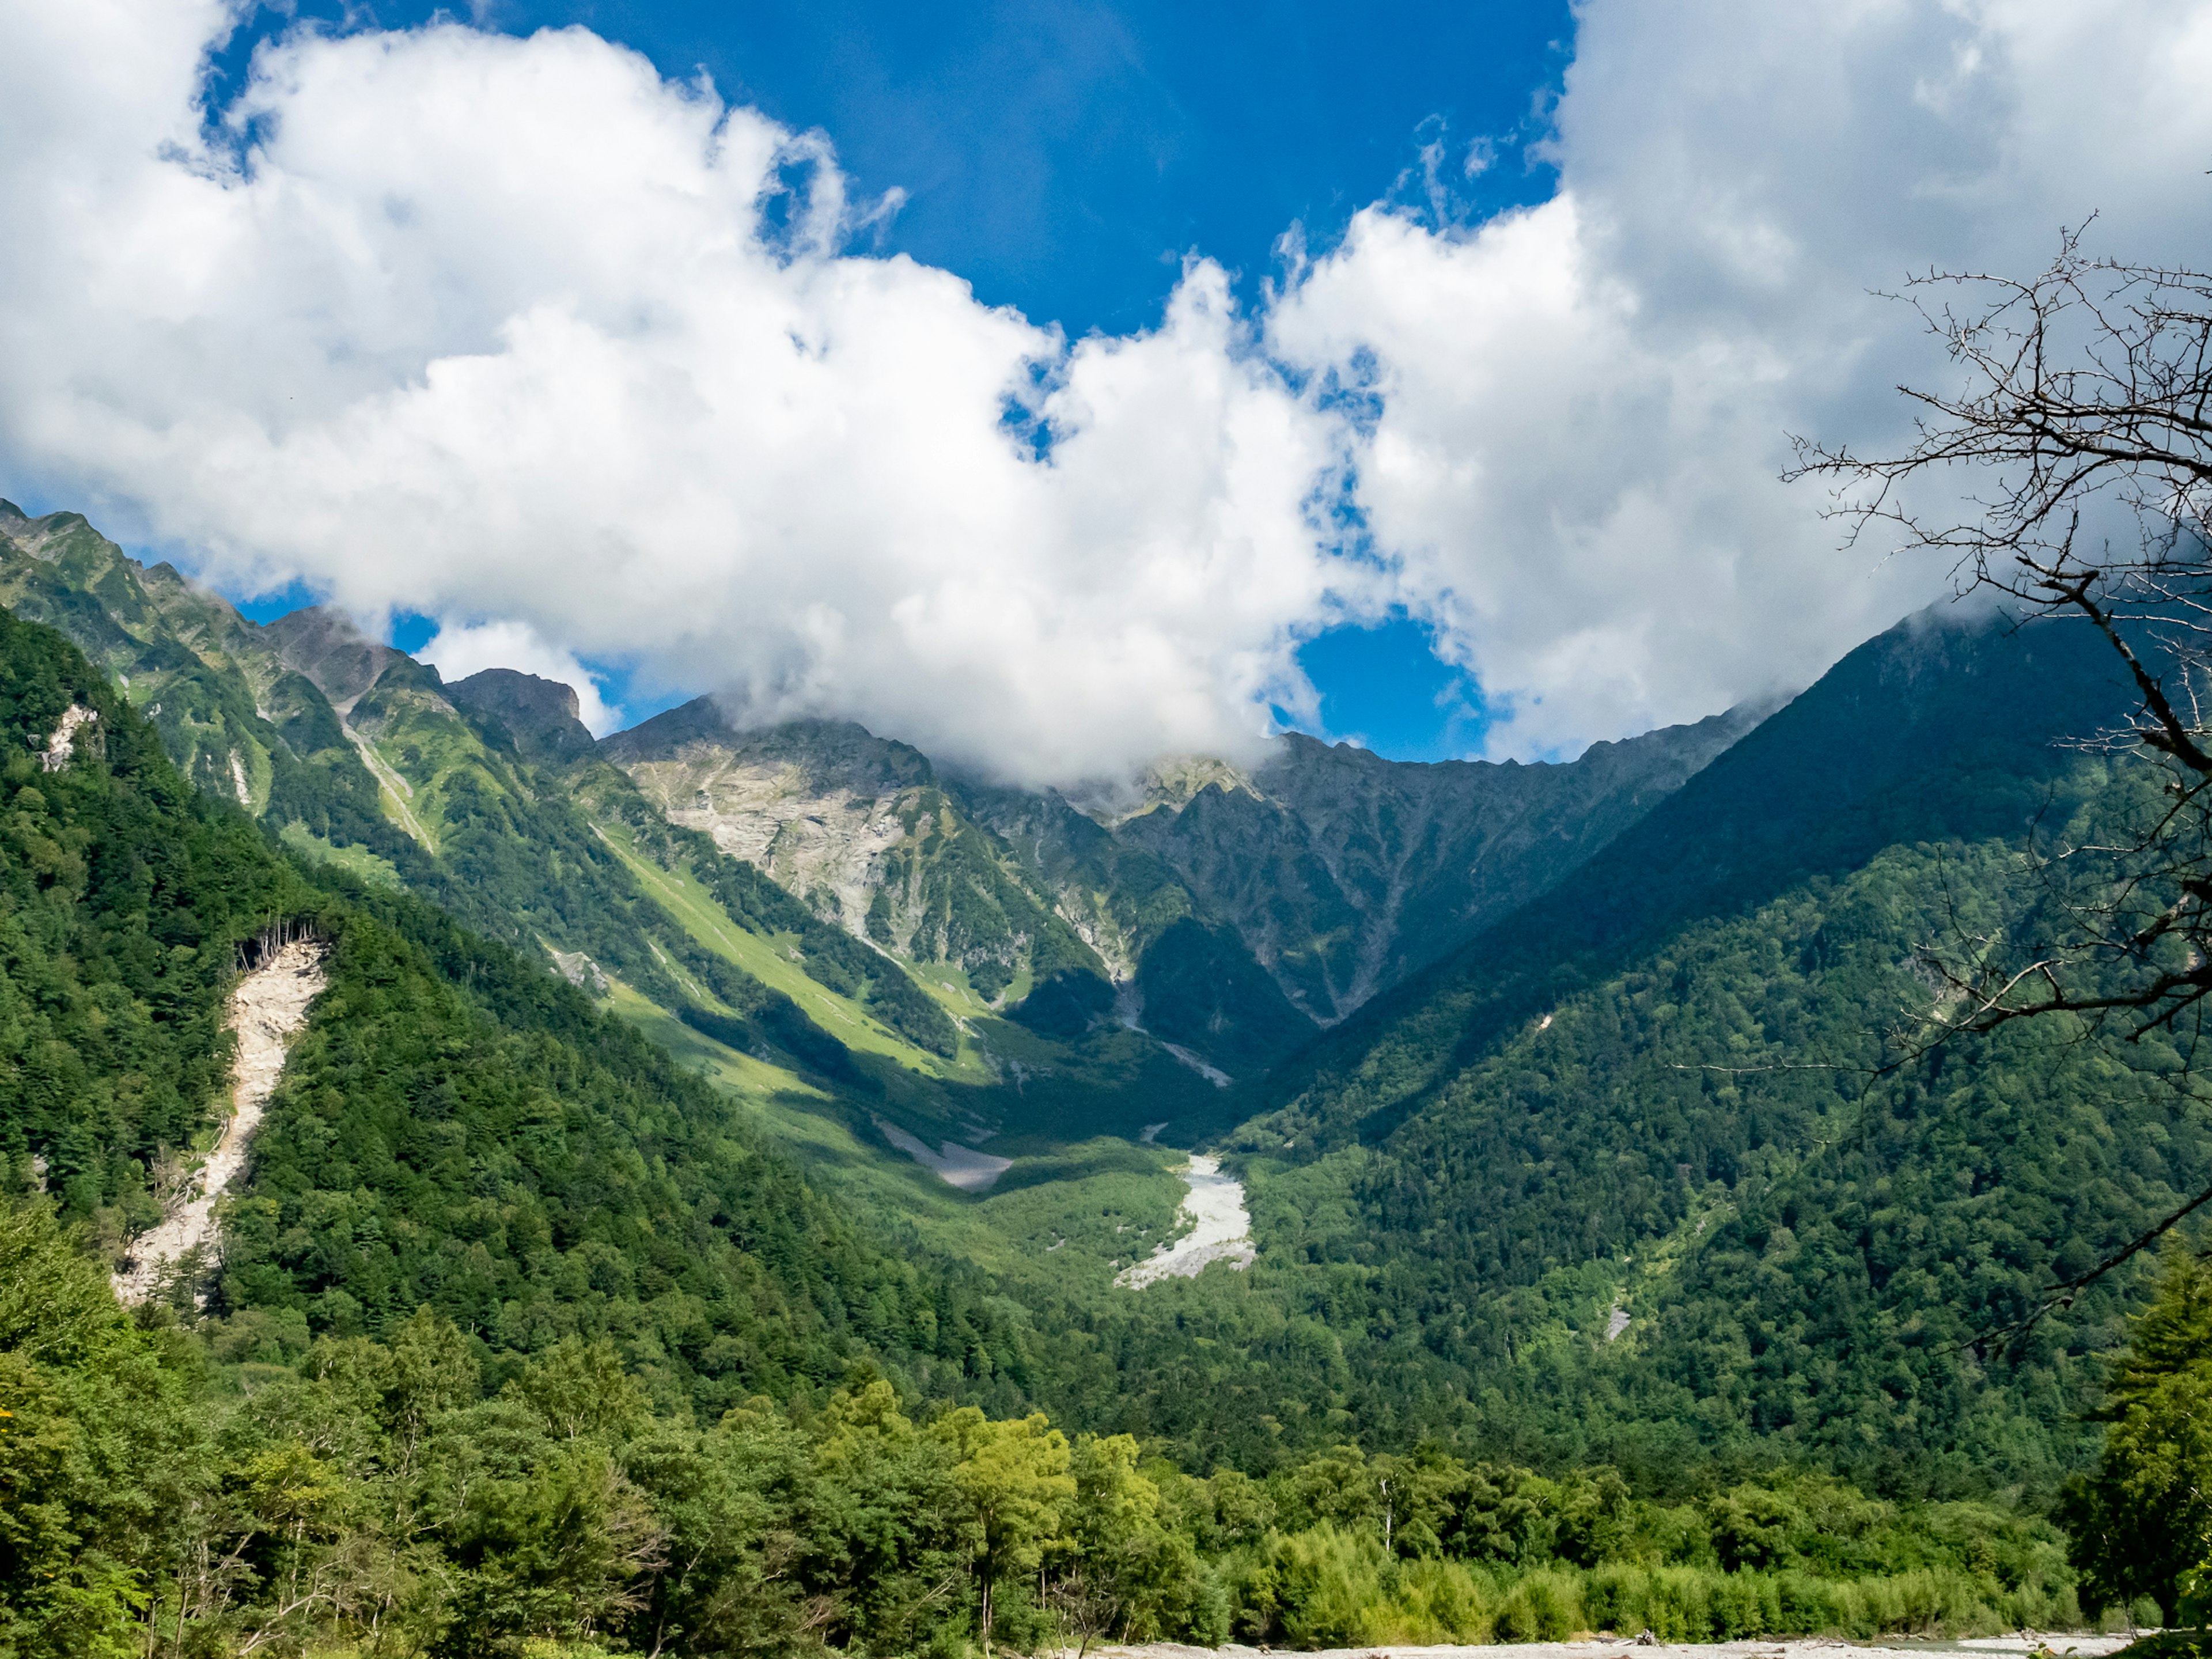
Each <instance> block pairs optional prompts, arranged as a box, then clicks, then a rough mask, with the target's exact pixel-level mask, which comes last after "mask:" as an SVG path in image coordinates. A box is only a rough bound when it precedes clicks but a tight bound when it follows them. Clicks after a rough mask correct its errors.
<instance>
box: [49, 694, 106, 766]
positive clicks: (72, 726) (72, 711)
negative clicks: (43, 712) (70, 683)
mask: <svg viewBox="0 0 2212 1659" xmlns="http://www.w3.org/2000/svg"><path fill="white" fill-rule="evenodd" d="M99 718H100V716H99V715H98V714H96V713H94V711H93V710H91V709H89V708H86V707H85V706H84V705H83V704H82V703H81V702H73V703H71V704H70V706H69V707H68V708H66V709H64V711H63V713H62V723H61V724H60V725H59V726H56V727H54V734H53V736H52V737H50V738H47V739H46V747H45V748H44V749H42V750H40V751H39V767H40V770H41V771H46V772H58V771H60V770H61V769H62V768H64V766H67V765H68V764H69V763H70V757H71V756H73V755H75V754H76V734H77V732H79V731H80V730H81V729H82V728H83V727H85V726H90V725H91V724H92V723H93V722H94V721H95V720H98V719H99Z"/></svg>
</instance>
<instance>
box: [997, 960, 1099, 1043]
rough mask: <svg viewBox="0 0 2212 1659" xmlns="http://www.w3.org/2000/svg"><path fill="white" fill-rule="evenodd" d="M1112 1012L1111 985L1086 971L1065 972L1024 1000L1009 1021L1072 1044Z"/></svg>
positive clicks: (1039, 986) (1041, 985)
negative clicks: (1011, 1020) (1012, 1020)
mask: <svg viewBox="0 0 2212 1659" xmlns="http://www.w3.org/2000/svg"><path fill="white" fill-rule="evenodd" d="M1113 1012H1114V987H1112V986H1111V985H1109V984H1108V983H1107V982H1106V981H1104V980H1103V979H1101V978H1100V977H1099V976H1098V975H1096V974H1093V973H1090V972H1087V971H1085V969H1080V968H1063V969H1060V971H1059V972H1058V973H1056V974H1054V975H1052V976H1051V977H1050V978H1048V979H1046V980H1045V981H1042V983H1040V984H1039V985H1038V986H1037V987H1036V988H1035V989H1034V990H1032V991H1031V992H1030V994H1028V995H1027V996H1025V997H1024V998H1023V999H1022V1000H1021V1001H1020V1002H1019V1003H1018V1004H1017V1005H1016V1006H1015V1007H1014V1009H1013V1012H1012V1014H1011V1016H1010V1018H1012V1019H1014V1020H1016V1021H1018V1022H1019V1023H1020V1024H1024V1025H1026V1026H1028V1027H1029V1029H1030V1030H1032V1031H1035V1032H1036V1033H1037V1035H1038V1036H1048V1037H1058V1038H1060V1040H1061V1041H1063V1042H1073V1041H1074V1040H1075V1039H1076V1038H1078V1037H1079V1036H1083V1034H1084V1033H1085V1032H1086V1031H1088V1030H1091V1027H1092V1026H1094V1025H1097V1024H1101V1023H1102V1022H1103V1021H1105V1020H1107V1019H1109V1018H1112V1016H1113Z"/></svg>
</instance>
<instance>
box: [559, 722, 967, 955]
mask: <svg viewBox="0 0 2212 1659" xmlns="http://www.w3.org/2000/svg"><path fill="white" fill-rule="evenodd" d="M599 752H600V754H601V755H602V756H603V757H605V759H608V760H611V761H612V762H613V763H615V764H616V765H617V766H619V767H621V768H622V769H623V770H624V771H626V772H628V773H629V775H630V778H631V781H633V782H635V784H636V785H637V787H638V788H639V790H640V791H641V793H643V794H644V796H645V797H646V799H648V800H650V801H652V802H653V804H654V805H657V806H659V808H660V810H661V811H663V812H665V814H666V815H667V817H668V820H669V822H670V823H678V824H682V825H684V827H686V828H687V829H703V830H705V831H706V832H707V833H708V835H709V836H713V837H714V844H715V845H716V846H717V847H720V848H721V849H722V850H723V851H724V852H726V853H729V854H733V855H734V856H736V857H738V858H741V859H745V860H750V862H752V863H754V864H757V865H758V866H760V867H761V868H762V869H763V870H765V871H767V872H769V874H770V875H772V876H774V877H775V878H776V880H777V881H779V882H781V884H783V885H784V887H785V888H787V890H790V891H791V892H793V894H795V895H797V896H799V897H800V898H802V899H805V900H807V901H808V902H811V903H813V904H815V905H816V907H817V908H822V909H826V910H829V912H830V913H831V915H832V919H833V920H836V921H842V923H843V924H844V925H845V926H846V927H849V928H850V929H852V931H853V932H854V933H858V934H860V936H861V937H863V938H866V936H867V933H866V922H867V916H868V913H869V910H870V908H871V907H872V904H873V902H874V897H875V894H876V892H877V891H878V890H879V889H880V888H881V887H882V886H883V884H884V873H883V871H882V868H881V865H882V860H883V856H884V854H885V853H887V852H888V851H889V850H890V848H893V847H894V846H896V845H897V844H899V843H900V842H902V841H904V840H906V839H907V837H908V823H906V822H905V820H906V818H907V817H909V816H911V814H910V813H908V812H904V811H902V805H909V804H910V803H907V802H906V801H905V799H904V798H905V796H906V794H907V793H908V791H911V790H914V789H918V788H921V787H926V786H927V785H929V784H931V783H933V782H934V781H935V774H934V771H933V769H932V768H931V766H930V763H929V762H928V761H927V759H926V758H925V757H923V756H922V755H921V752H920V751H919V750H914V749H909V748H908V747H907V745H906V744H902V743H890V742H886V741H885V740H884V739H883V738H878V737H875V736H873V735H872V734H871V733H870V732H867V731H866V730H865V729H863V728H862V727H860V726H855V725H853V724H852V723H851V722H849V721H844V720H794V721H792V722H790V723H789V724H787V725H783V726H772V727H769V728H768V729H766V730H763V731H754V732H738V731H735V730H732V727H731V726H730V725H729V723H728V721H727V720H726V718H725V717H724V715H723V714H722V711H721V709H720V708H719V707H718V706H717V705H716V704H715V702H714V699H713V698H711V697H700V698H698V699H696V701H694V702H688V703H685V704H684V706H683V707H682V708H671V709H670V710H669V711H668V712H667V713H666V714H656V715H655V716H653V719H651V720H647V721H646V722H645V723H644V724H643V725H641V726H634V727H632V728H631V729H630V730H629V731H627V732H617V733H616V734H615V735H614V736H613V737H611V738H608V739H607V740H606V741H605V743H604V744H601V745H600V750H599ZM825 896H827V900H828V901H829V902H825Z"/></svg>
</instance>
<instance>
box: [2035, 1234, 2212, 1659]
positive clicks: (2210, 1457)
mask: <svg viewBox="0 0 2212 1659" xmlns="http://www.w3.org/2000/svg"><path fill="white" fill-rule="evenodd" d="M2209 1400H2212V1269H2208V1267H2206V1264H2205V1261H2204V1259H2203V1256H2201V1255H2198V1254H2197V1251H2196V1250H2195V1249H2191V1248H2189V1247H2188V1246H2186V1245H2183V1244H2180V1243H2176V1244H2174V1245H2173V1246H2171V1247H2170V1248H2169V1249H2167V1251H2166V1261H2165V1263H2164V1272H2163V1274H2162V1276H2161V1279H2160V1285H2159V1289H2158V1296H2157V1299H2156V1300H2155V1301H2154V1302H2153V1303H2152V1304H2151V1306H2150V1308H2149V1310H2148V1311H2147V1312H2146V1313H2144V1315H2143V1316H2142V1318H2141V1319H2140V1320H2139V1321H2137V1322H2136V1323H2135V1326H2134V1328H2133V1329H2132V1330H2131V1331H2130V1334H2129V1340H2128V1346H2127V1348H2126V1351H2125V1352H2123V1353H2121V1354H2119V1355H2118V1356H2117V1357H2116V1359H2115V1363H2114V1364H2113V1367H2112V1376H2111V1378H2110V1380H2109V1382H2108V1383H2106V1391H2105V1410H2104V1412H2103V1413H2102V1415H2103V1416H2104V1418H2105V1419H2106V1422H2107V1423H2108V1424H2109V1425H2110V1427H2109V1428H2108V1430H2107V1432H2106V1441H2105V1448H2104V1455H2103V1457H2102V1458H2101V1460H2100V1462H2099V1464H2098V1467H2097V1468H2096V1469H2095V1470H2094V1472H2093V1473H2090V1474H2084V1475H2083V1476H2081V1478H2079V1479H2077V1480H2075V1482H2074V1483H2073V1485H2072V1486H2071V1487H2070V1488H2069V1491H2068V1492H2067V1494H2066V1501H2065V1502H2064V1503H2063V1504H2062V1505H2061V1506H2060V1513H2061V1515H2062V1516H2063V1519H2064V1521H2065V1523H2066V1528H2067V1530H2068V1532H2069V1533H2070V1534H2072V1538H2073V1553H2074V1559H2075V1563H2076V1564H2077V1565H2079V1566H2080V1567H2081V1576H2082V1579H2083V1583H2084V1587H2085V1589H2087V1591H2089V1592H2090V1594H2092V1595H2093V1596H2094V1597H2095V1598H2096V1599H2097V1600H2098V1601H2122V1602H2124V1601H2132V1600H2134V1599H2135V1598H2136V1597H2137V1596H2144V1595H2147V1596H2149V1597H2150V1598H2152V1599H2153V1600H2154V1601H2156V1602H2157V1603H2158V1604H2159V1606H2160V1608H2161V1609H2162V1610H2163V1612H2164V1613H2165V1615H2166V1617H2168V1618H2170V1619H2172V1620H2174V1621H2175V1622H2185V1623H2188V1624H2192V1625H2203V1624H2206V1623H2208V1622H2212V1618H2208V1615H2212V1582H2208V1580H2212V1575H2209V1574H2208V1573H2207V1572H2206V1571H2205V1569H2206V1567H2207V1566H2208V1565H2212V1501H2208V1499H2209V1498H2212V1494H2208V1489H2207V1485H2206V1474H2207V1472H2208V1470H2212V1426H2208V1420H2207V1413H2206V1409H2205V1407H2206V1405H2207V1402H2208V1401H2209Z"/></svg>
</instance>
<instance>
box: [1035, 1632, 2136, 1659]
mask: <svg viewBox="0 0 2212 1659" xmlns="http://www.w3.org/2000/svg"><path fill="white" fill-rule="evenodd" d="M2138 1634H2142V1635H2148V1634H2150V1632H2138ZM2134 1640H2136V1637H2134V1636H2129V1635H2118V1636H2095V1635H2088V1634H2084V1633H2081V1632H2074V1633H2071V1634H2069V1633H2068V1632H2063V1631H2022V1632H2020V1633H2019V1634H2017V1635H2015V1636H1988V1637H1970V1638H1966V1640H1963V1641H1956V1642H1947V1641H1937V1640H1930V1639H1928V1638H1921V1637H1911V1636H1890V1637H1874V1638H1869V1640H1867V1641H1863V1642H1855V1641H1849V1640H1846V1639H1844V1638H1842V1637H1837V1636H1805V1637H1794V1638H1788V1639H1781V1638H1777V1639H1774V1640H1771V1641H1746V1642H1675V1643H1667V1642H1662V1643H1659V1644H1656V1645H1653V1646H1650V1647H1648V1648H1647V1647H1644V1646H1641V1645H1639V1644H1638V1643H1637V1642H1636V1641H1635V1640H1634V1638H1618V1639H1615V1638H1592V1639H1591V1640H1589V1641H1586V1642H1516V1643H1504V1644H1498V1645H1496V1646H1491V1647H1405V1646H1398V1645H1389V1646H1380V1647H1359V1648H1323V1649H1319V1650H1312V1651H1310V1652H1302V1654H1301V1659H1484V1656H1491V1659H1495V1656H1497V1655H1498V1654H1499V1653H1501V1652H1502V1651H1503V1650H1504V1649H1506V1648H1509V1647H1510V1649H1511V1650H1512V1653H1513V1656H1514V1659H1610V1656H1613V1655H1616V1654H1618V1655H1622V1656H1628V1655H1642V1654H1645V1653H1649V1654H1650V1655H1652V1656H1654V1659H1657V1656H1662V1655H1663V1656H1667V1659H1895V1656H1897V1655H1899V1654H1900V1653H1929V1654H1959V1655H1969V1656H1971V1655H1987V1656H1990V1659H2010V1656H2015V1655H2028V1654H2037V1653H2050V1654H2053V1655H2056V1656H2057V1659H2069V1656H2070V1659H2105V1656H2106V1655H2108V1654H2113V1653H2118V1651H2119V1650H2121V1649H2123V1648H2124V1647H2126V1646H2127V1645H2128V1644H2130V1643H2131V1642H2133V1641H2134ZM1271 1651H1273V1652H1284V1651H1287V1650H1283V1649H1276V1650H1269V1649H1267V1648H1248V1647H1240V1646H1237V1645H1235V1644H1231V1645H1229V1646H1226V1647H1219V1648H1197V1647H1190V1646H1188V1645H1187V1644H1183V1643H1180V1642H1146V1643H1141V1644H1137V1645H1135V1646H1121V1647H1113V1646H1109V1647H1094V1648H1091V1649H1090V1650H1087V1651H1086V1652H1085V1655H1084V1656H1083V1659H1261V1656H1262V1655H1266V1654H1268V1653H1269V1652H1271ZM1054 1659H1075V1650H1073V1648H1070V1649H1068V1650H1066V1651H1064V1652H1062V1653H1060V1654H1059V1655H1056V1656H1054Z"/></svg>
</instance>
